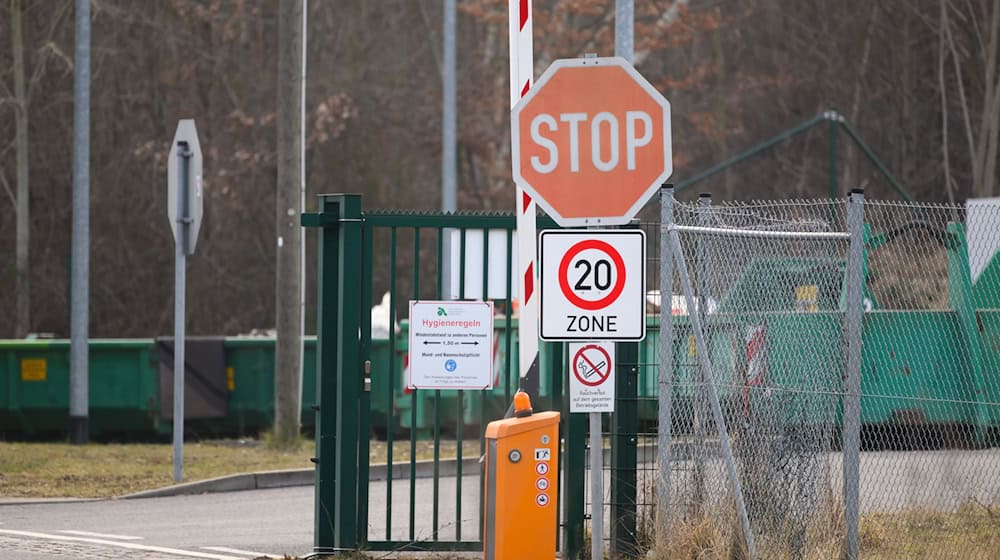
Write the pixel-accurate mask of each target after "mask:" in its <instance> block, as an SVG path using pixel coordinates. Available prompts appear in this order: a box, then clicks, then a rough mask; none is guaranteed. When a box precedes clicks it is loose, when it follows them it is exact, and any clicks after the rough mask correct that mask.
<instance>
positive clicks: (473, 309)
mask: <svg viewBox="0 0 1000 560" xmlns="http://www.w3.org/2000/svg"><path fill="white" fill-rule="evenodd" d="M409 349H410V368H409V369H410V378H409V380H408V385H409V387H411V388H413V389H491V388H492V387H493V354H492V351H493V303H492V302H486V301H411V302H410V344H409Z"/></svg>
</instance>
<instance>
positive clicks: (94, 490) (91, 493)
mask: <svg viewBox="0 0 1000 560" xmlns="http://www.w3.org/2000/svg"><path fill="white" fill-rule="evenodd" d="M392 447H393V457H392V460H393V461H394V462H399V461H408V460H409V459H410V442H409V440H406V441H395V442H393V446H392ZM387 450H388V445H387V444H386V443H385V442H377V441H373V442H371V449H370V456H371V462H372V464H377V463H383V462H385V460H386V456H387ZM462 450H463V457H478V456H479V441H478V440H473V441H464V442H463V445H462ZM456 451H457V445H456V443H455V442H454V441H442V442H441V444H440V450H439V454H440V455H439V456H440V457H441V458H442V459H448V458H452V457H455V455H456ZM314 456H315V444H314V443H313V441H311V440H304V441H303V442H302V443H301V445H299V446H298V447H297V448H292V449H282V448H281V447H275V446H271V445H267V444H262V443H261V442H259V441H256V440H238V441H221V442H201V443H186V444H185V445H184V480H185V482H191V481H196V480H205V479H208V478H215V477H218V476H225V475H230V474H237V473H244V472H254V471H269V470H279V469H304V468H312V467H313V464H312V463H311V462H310V461H309V458H310V457H314ZM433 457H434V445H433V442H425V441H419V442H417V444H416V458H417V460H428V459H432V458H433ZM171 484H173V446H172V445H169V444H90V445H83V446H76V445H69V444H66V443H11V442H0V497H7V498H13V497H17V498H55V497H74V498H107V497H112V496H121V495H125V494H130V493H132V492H138V491H140V490H149V489H152V488H160V487H163V486H169V485H171Z"/></svg>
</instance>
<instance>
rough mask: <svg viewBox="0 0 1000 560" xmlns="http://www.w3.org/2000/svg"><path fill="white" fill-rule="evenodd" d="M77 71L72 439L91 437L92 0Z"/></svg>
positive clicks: (79, 34) (83, 16)
mask: <svg viewBox="0 0 1000 560" xmlns="http://www.w3.org/2000/svg"><path fill="white" fill-rule="evenodd" d="M74 57H75V63H76V65H75V67H74V70H73V225H72V230H73V241H72V244H73V249H72V259H71V262H70V268H71V272H70V275H71V288H70V358H69V363H70V382H69V383H70V384H69V396H70V401H69V421H70V440H71V441H72V442H73V443H74V444H76V445H81V444H84V443H87V441H88V440H89V439H90V393H89V389H88V388H89V386H90V381H89V379H90V373H89V369H88V367H89V362H90V348H89V344H90V343H89V339H90V1H89V0H77V2H76V54H75V55H74Z"/></svg>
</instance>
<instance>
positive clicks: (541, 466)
mask: <svg viewBox="0 0 1000 560" xmlns="http://www.w3.org/2000/svg"><path fill="white" fill-rule="evenodd" d="M535 472H536V473H538V474H542V475H544V474H548V472H549V464H548V463H535Z"/></svg>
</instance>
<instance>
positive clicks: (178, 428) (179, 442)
mask: <svg viewBox="0 0 1000 560" xmlns="http://www.w3.org/2000/svg"><path fill="white" fill-rule="evenodd" d="M190 157H191V150H190V148H188V145H187V142H180V143H178V146H177V160H176V161H173V162H171V164H172V165H177V174H178V176H179V177H180V181H179V183H180V184H179V185H178V188H177V208H178V210H177V239H176V242H175V243H174V247H175V251H174V482H180V481H182V480H184V288H185V286H186V281H187V279H186V277H185V276H186V272H187V271H186V270H185V267H186V265H187V254H186V253H185V251H184V245H186V241H187V239H186V238H187V233H188V224H187V221H188V220H189V219H190V218H188V217H187V208H186V207H187V204H185V202H186V201H187V192H188V158H190Z"/></svg>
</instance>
